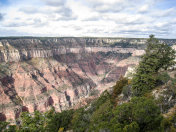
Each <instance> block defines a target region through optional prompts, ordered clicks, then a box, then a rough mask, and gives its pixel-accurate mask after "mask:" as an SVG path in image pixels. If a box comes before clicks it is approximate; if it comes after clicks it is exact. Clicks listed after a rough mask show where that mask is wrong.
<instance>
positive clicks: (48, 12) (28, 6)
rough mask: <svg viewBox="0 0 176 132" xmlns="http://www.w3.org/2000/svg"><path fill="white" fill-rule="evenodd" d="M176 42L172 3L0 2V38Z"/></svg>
mask: <svg viewBox="0 0 176 132" xmlns="http://www.w3.org/2000/svg"><path fill="white" fill-rule="evenodd" d="M150 34H154V35H155V36H156V37H158V38H175V39H176V0H0V36H43V37H44V36H50V37H71V36H72V37H133V38H134V37H140V38H141V37H142V38H147V37H148V36H149V35H150Z"/></svg>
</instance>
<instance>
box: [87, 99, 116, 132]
mask: <svg viewBox="0 0 176 132" xmlns="http://www.w3.org/2000/svg"><path fill="white" fill-rule="evenodd" d="M112 109H113V105H112V104H111V101H110V100H107V101H106V102H105V103H103V104H102V105H101V106H100V107H99V108H98V109H97V110H96V111H95V112H94V113H93V114H92V116H91V120H90V122H91V123H90V130H92V131H93V130H100V129H106V128H110V127H111V125H110V123H109V122H110V120H111V119H112V117H113V113H112Z"/></svg>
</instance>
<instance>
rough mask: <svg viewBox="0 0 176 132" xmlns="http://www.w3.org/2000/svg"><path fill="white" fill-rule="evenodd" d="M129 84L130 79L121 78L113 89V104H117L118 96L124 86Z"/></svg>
mask: <svg viewBox="0 0 176 132" xmlns="http://www.w3.org/2000/svg"><path fill="white" fill-rule="evenodd" d="M127 84H128V79H127V78H124V77H120V79H119V80H118V81H117V82H116V85H115V86H114V87H113V92H112V102H113V103H115V100H116V98H117V97H118V95H120V94H121V93H122V89H123V87H124V86H126V85H127Z"/></svg>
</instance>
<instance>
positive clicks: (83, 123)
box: [71, 108, 90, 132]
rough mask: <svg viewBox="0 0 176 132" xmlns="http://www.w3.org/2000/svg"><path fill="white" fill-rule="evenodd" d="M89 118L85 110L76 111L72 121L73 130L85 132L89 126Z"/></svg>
mask: <svg viewBox="0 0 176 132" xmlns="http://www.w3.org/2000/svg"><path fill="white" fill-rule="evenodd" d="M89 120H90V119H89V116H88V113H87V112H86V111H85V110H84V108H80V109H78V110H76V111H75V112H74V114H73V118H72V120H71V123H72V128H73V130H74V131H75V132H84V131H86V129H87V128H88V126H89Z"/></svg>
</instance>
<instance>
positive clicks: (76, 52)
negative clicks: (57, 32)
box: [0, 37, 176, 121]
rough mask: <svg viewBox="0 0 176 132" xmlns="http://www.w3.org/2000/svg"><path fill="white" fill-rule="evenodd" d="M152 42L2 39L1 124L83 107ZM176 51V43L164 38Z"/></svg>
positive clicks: (133, 63) (140, 40) (93, 39)
mask: <svg viewBox="0 0 176 132" xmlns="http://www.w3.org/2000/svg"><path fill="white" fill-rule="evenodd" d="M146 41H147V39H144V38H143V39H142V38H88V37H85V38H77V37H62V38H54V37H53V38H50V37H45V38H44V37H41V38H39V37H21V38H15V37H14V38H0V120H1V121H3V120H7V121H14V120H15V119H17V118H18V117H19V115H20V113H21V112H24V111H29V112H34V111H35V110H39V111H41V112H45V111H47V110H49V109H51V108H52V107H54V108H55V110H56V111H59V112H61V111H63V110H66V109H70V108H77V107H79V106H78V105H86V104H87V102H88V101H91V100H94V98H95V96H98V95H99V94H100V93H101V92H103V91H104V90H106V89H108V88H110V87H112V86H113V85H114V84H115V83H116V81H117V80H118V78H119V77H120V76H124V75H125V74H126V72H127V70H128V69H130V68H131V67H134V66H136V65H137V64H138V63H139V61H140V56H141V55H142V54H144V53H145V51H144V49H145V47H146ZM160 42H161V43H167V44H168V45H170V46H172V47H173V48H176V46H175V45H176V40H174V39H160Z"/></svg>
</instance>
